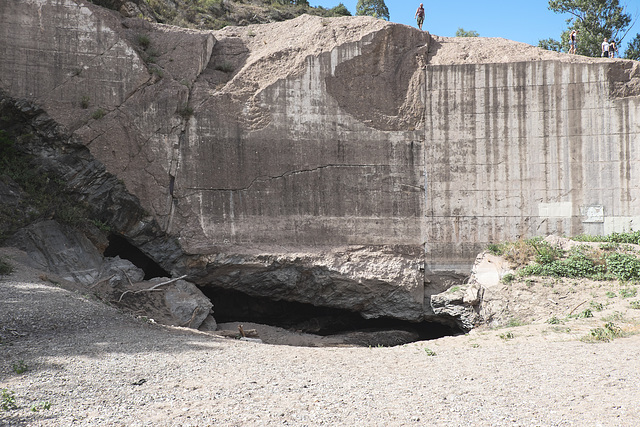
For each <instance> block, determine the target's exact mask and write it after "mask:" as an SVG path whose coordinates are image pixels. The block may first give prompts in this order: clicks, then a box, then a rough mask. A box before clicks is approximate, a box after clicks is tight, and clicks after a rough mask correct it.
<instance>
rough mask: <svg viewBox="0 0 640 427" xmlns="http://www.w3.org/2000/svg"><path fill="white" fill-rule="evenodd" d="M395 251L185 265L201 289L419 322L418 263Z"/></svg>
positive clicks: (226, 258) (234, 257)
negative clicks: (222, 289)
mask: <svg viewBox="0 0 640 427" xmlns="http://www.w3.org/2000/svg"><path fill="white" fill-rule="evenodd" d="M399 252H400V250H399V248H386V249H385V248H382V249H381V248H375V247H374V248H372V247H360V248H341V249H333V250H329V249H327V250H326V251H325V252H317V253H315V254H308V253H283V254H271V255H257V254H255V255H239V254H237V253H236V254H228V255H227V254H217V255H215V256H213V255H212V256H209V257H199V258H198V259H197V260H198V263H202V264H197V265H193V264H192V265H188V268H187V270H188V271H191V272H192V276H191V277H190V279H191V280H192V281H193V282H195V283H196V284H198V285H200V286H216V287H219V288H225V289H234V290H238V291H241V292H244V293H246V294H248V295H251V296H263V297H270V298H274V299H276V300H280V299H282V300H286V301H299V302H305V303H309V304H314V305H320V306H325V307H336V308H346V309H348V310H351V311H355V312H359V313H360V314H361V315H362V316H363V317H365V318H375V317H383V316H387V317H396V318H399V319H405V320H410V321H420V320H422V318H423V314H424V309H423V284H422V271H421V262H420V260H419V259H416V256H415V254H413V253H411V252H407V253H405V255H404V257H400V256H398V253H399Z"/></svg>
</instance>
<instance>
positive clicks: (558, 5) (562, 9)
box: [538, 0, 632, 56]
mask: <svg viewBox="0 0 640 427" xmlns="http://www.w3.org/2000/svg"><path fill="white" fill-rule="evenodd" d="M549 10H552V11H554V12H556V13H567V14H569V15H572V17H571V18H569V19H567V24H568V25H569V28H567V30H565V31H564V32H563V33H562V35H561V36H560V38H561V41H557V40H554V39H546V40H541V41H540V42H539V44H538V46H540V47H546V48H551V50H557V49H558V47H559V46H562V50H563V51H567V50H568V49H569V46H568V45H569V34H570V33H571V31H573V30H578V47H577V53H579V54H580V55H586V56H600V53H601V51H602V49H601V47H600V45H601V44H602V40H603V39H604V38H605V37H606V38H608V39H609V40H615V41H616V43H617V44H618V45H620V43H621V42H622V40H623V39H624V37H625V35H626V34H627V32H628V31H629V29H630V28H631V27H632V24H631V21H632V19H631V15H630V14H628V13H625V12H624V7H623V6H620V2H619V1H618V0H550V1H549Z"/></svg>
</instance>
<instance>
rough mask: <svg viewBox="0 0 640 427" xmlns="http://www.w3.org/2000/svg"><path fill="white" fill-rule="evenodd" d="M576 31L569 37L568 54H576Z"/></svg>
mask: <svg viewBox="0 0 640 427" xmlns="http://www.w3.org/2000/svg"><path fill="white" fill-rule="evenodd" d="M577 39H578V30H573V31H571V34H570V35H569V53H574V54H575V53H576V45H577V43H578V40H577Z"/></svg>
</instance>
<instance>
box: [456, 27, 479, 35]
mask: <svg viewBox="0 0 640 427" xmlns="http://www.w3.org/2000/svg"><path fill="white" fill-rule="evenodd" d="M456 37H480V34H478V32H477V31H473V30H470V31H467V30H465V29H464V28H462V27H458V30H457V31H456Z"/></svg>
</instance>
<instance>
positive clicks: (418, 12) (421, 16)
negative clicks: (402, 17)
mask: <svg viewBox="0 0 640 427" xmlns="http://www.w3.org/2000/svg"><path fill="white" fill-rule="evenodd" d="M413 18H414V19H416V21H417V22H418V28H420V29H421V30H422V23H423V22H424V5H423V4H422V3H420V6H418V10H416V14H415V15H413Z"/></svg>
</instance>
